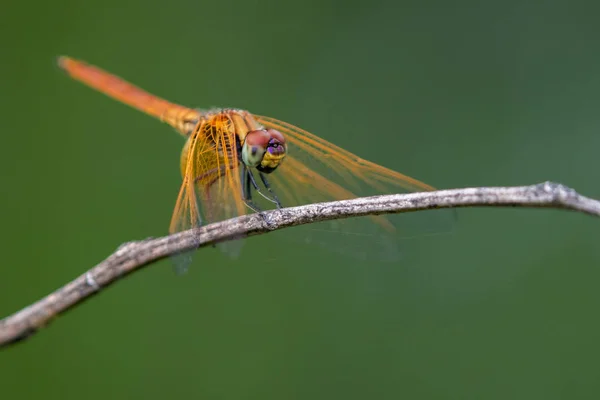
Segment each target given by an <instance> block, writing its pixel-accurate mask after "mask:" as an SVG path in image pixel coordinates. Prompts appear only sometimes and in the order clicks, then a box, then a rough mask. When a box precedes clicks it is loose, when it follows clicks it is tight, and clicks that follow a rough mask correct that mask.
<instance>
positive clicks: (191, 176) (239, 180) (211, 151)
mask: <svg viewBox="0 0 600 400" xmlns="http://www.w3.org/2000/svg"><path fill="white" fill-rule="evenodd" d="M59 65H60V66H61V68H63V69H64V70H65V71H66V72H67V73H68V74H69V75H70V76H71V77H72V78H74V79H76V80H79V81H81V82H83V83H85V84H87V85H88V86H90V87H92V88H94V89H96V90H98V91H100V92H102V93H104V94H106V95H108V96H110V97H112V98H114V99H116V100H119V101H121V102H123V103H125V104H128V105H130V106H132V107H134V108H136V109H138V110H140V111H142V112H144V113H146V114H149V115H151V116H153V117H155V118H158V119H159V120H161V121H163V122H165V123H167V124H169V125H171V126H172V127H174V128H175V129H176V130H177V131H178V132H179V133H180V134H182V135H183V136H184V137H186V138H187V141H186V144H185V146H184V147H183V150H182V153H181V162H180V168H181V174H182V177H183V182H182V185H181V189H180V191H179V196H178V198H177V203H176V206H175V210H174V212H173V217H172V220H171V226H170V231H171V232H176V231H180V230H183V229H188V228H192V227H195V226H198V225H200V224H202V223H204V222H213V221H218V220H222V219H226V218H230V217H234V216H237V215H241V214H245V213H246V212H248V210H253V211H257V210H258V207H256V206H255V204H254V202H253V201H252V194H253V193H259V194H261V196H262V197H264V198H265V199H267V200H268V201H269V202H271V203H273V204H275V205H277V206H278V207H279V206H281V204H284V205H286V206H293V205H300V204H306V203H310V202H318V201H328V200H342V199H349V198H354V197H357V196H364V195H376V194H387V193H397V192H398V191H406V190H408V191H428V190H433V187H431V186H429V185H427V184H425V183H422V182H420V181H418V180H416V179H413V178H410V177H408V176H406V175H403V174H401V173H399V172H396V171H393V170H390V169H388V168H385V167H382V166H380V165H377V164H375V163H372V162H370V161H367V160H364V159H362V158H360V157H358V156H356V155H354V154H352V153H350V152H349V151H347V150H344V149H342V148H340V147H338V146H336V145H334V144H332V143H330V142H328V141H326V140H324V139H322V138H320V137H318V136H316V135H313V134H312V133H309V132H307V131H305V130H302V129H300V128H298V127H295V126H293V125H291V124H288V123H287V122H283V121H279V120H276V119H274V118H270V117H264V116H259V115H256V114H252V113H250V112H248V111H245V110H240V109H234V108H227V109H214V110H207V111H203V110H198V109H194V108H189V107H185V106H182V105H178V104H175V103H172V102H169V101H167V100H164V99H161V98H159V97H157V96H154V95H152V94H150V93H148V92H146V91H144V90H142V89H141V88H139V87H137V86H135V85H133V84H131V83H129V82H126V81H124V80H123V79H121V78H119V77H117V76H115V75H112V74H110V73H108V72H106V71H104V70H102V69H100V68H98V67H95V66H92V65H90V64H87V63H85V62H83V61H78V60H75V59H72V58H69V57H60V58H59ZM254 173H258V177H259V178H260V179H256V178H255V175H254ZM267 176H268V179H267ZM261 185H262V189H261ZM276 193H277V194H276ZM280 198H281V199H282V202H280V200H279V199H280ZM371 221H372V222H374V223H375V224H376V225H378V226H380V227H382V228H383V229H385V230H387V231H394V227H393V226H392V225H391V224H390V223H389V221H388V220H387V218H386V217H383V216H373V217H371Z"/></svg>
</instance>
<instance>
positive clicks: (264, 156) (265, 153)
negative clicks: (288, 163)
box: [242, 129, 287, 174]
mask: <svg viewBox="0 0 600 400" xmlns="http://www.w3.org/2000/svg"><path fill="white" fill-rule="evenodd" d="M286 151H287V148H286V145H285V137H284V136H283V135H282V134H281V132H279V131H278V130H275V129H258V130H255V131H250V132H248V134H247V135H246V140H244V146H242V161H243V162H244V164H246V165H247V166H248V167H254V168H256V169H258V170H259V171H260V172H264V173H266V174H268V173H271V172H273V171H274V170H275V169H276V168H277V167H278V166H279V164H281V161H282V160H283V158H284V157H285V155H286Z"/></svg>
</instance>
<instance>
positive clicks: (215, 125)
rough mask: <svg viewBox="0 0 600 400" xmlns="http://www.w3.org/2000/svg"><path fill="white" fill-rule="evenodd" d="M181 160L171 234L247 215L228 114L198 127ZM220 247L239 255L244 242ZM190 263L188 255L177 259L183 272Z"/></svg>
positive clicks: (189, 140)
mask: <svg viewBox="0 0 600 400" xmlns="http://www.w3.org/2000/svg"><path fill="white" fill-rule="evenodd" d="M181 160H182V162H181V170H182V176H183V182H182V184H181V189H180V190H179V195H178V196H177V202H176V204H175V209H174V211H173V216H172V218H171V225H170V229H169V231H170V232H171V233H174V232H179V231H182V230H186V229H191V228H195V227H198V226H201V225H202V224H209V223H211V222H216V221H222V220H225V219H228V218H233V217H236V216H239V215H243V214H245V213H246V210H247V207H246V205H245V203H244V201H243V196H242V192H241V187H242V186H241V179H240V164H239V160H238V156H237V151H236V137H235V132H234V131H233V129H231V121H230V119H229V117H228V116H227V115H224V114H217V115H215V116H214V117H212V118H211V119H210V120H207V121H206V122H203V123H201V124H199V125H198V127H197V128H196V131H195V132H194V133H192V135H190V137H189V139H188V141H187V143H186V145H185V146H184V148H183V151H182V157H181ZM220 247H221V248H222V250H224V251H226V252H227V253H230V254H231V255H237V253H238V252H239V249H240V247H241V242H240V241H236V242H235V243H230V242H227V243H224V244H222V245H220ZM190 262H191V257H190V256H189V253H188V254H185V255H180V256H178V257H177V259H176V260H175V263H176V268H177V270H178V271H179V272H184V271H185V270H186V269H187V267H188V265H189V263H190Z"/></svg>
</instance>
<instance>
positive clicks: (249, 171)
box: [245, 167, 281, 208]
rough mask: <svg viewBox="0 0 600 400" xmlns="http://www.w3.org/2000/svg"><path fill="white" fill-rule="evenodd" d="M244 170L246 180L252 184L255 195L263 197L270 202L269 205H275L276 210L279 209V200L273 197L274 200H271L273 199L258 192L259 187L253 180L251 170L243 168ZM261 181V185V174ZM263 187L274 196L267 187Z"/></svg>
mask: <svg viewBox="0 0 600 400" xmlns="http://www.w3.org/2000/svg"><path fill="white" fill-rule="evenodd" d="M245 168H246V174H247V178H248V179H249V180H250V183H252V187H254V190H256V193H258V194H260V195H261V196H262V197H264V198H265V199H266V200H268V201H270V202H271V203H273V204H276V205H277V208H281V207H280V203H279V200H278V199H277V197H276V196H275V198H274V199H273V198H271V197H269V196H267V195H265V194H264V193H263V192H262V191H261V190H260V187H259V186H258V183H257V182H256V179H255V178H254V174H253V173H252V170H251V169H250V168H248V167H245ZM261 180H262V181H263V183H264V182H265V181H264V178H263V177H262V173H261ZM265 187H266V188H267V190H268V191H269V193H271V194H274V193H273V192H272V191H271V189H270V188H269V187H267V186H265Z"/></svg>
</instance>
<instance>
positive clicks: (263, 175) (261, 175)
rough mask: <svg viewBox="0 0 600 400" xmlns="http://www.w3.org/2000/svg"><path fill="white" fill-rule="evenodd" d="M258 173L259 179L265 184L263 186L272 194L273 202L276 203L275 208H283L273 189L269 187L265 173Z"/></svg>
mask: <svg viewBox="0 0 600 400" xmlns="http://www.w3.org/2000/svg"><path fill="white" fill-rule="evenodd" d="M258 174H259V176H260V180H261V181H262V183H263V185H265V187H266V188H267V191H268V192H269V193H271V196H273V202H274V203H275V204H276V205H277V208H283V207H282V206H281V202H280V201H279V198H278V197H277V195H276V194H275V192H274V191H273V189H271V184H270V183H269V180H268V179H267V176H266V174H263V173H262V172H259V173H258Z"/></svg>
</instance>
